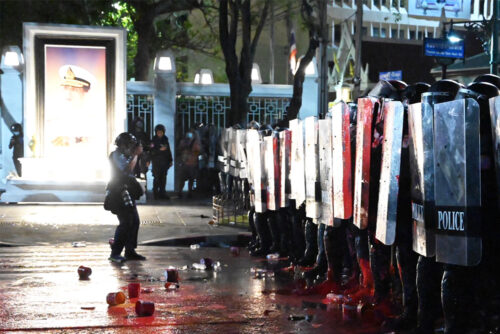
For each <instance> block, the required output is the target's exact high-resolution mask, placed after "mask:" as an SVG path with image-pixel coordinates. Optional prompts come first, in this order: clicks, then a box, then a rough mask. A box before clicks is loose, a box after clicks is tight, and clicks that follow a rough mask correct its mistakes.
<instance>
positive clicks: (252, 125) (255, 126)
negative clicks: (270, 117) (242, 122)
mask: <svg viewBox="0 0 500 334" xmlns="http://www.w3.org/2000/svg"><path fill="white" fill-rule="evenodd" d="M247 128H248V129H254V130H259V128H260V124H259V122H257V121H256V120H253V121H251V122H250V123H248V125H247Z"/></svg>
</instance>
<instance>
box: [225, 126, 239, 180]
mask: <svg viewBox="0 0 500 334" xmlns="http://www.w3.org/2000/svg"><path fill="white" fill-rule="evenodd" d="M227 132H228V135H227V136H228V147H229V174H230V175H231V176H234V177H239V168H238V146H239V145H238V138H237V130H236V129H233V128H229V129H227Z"/></svg>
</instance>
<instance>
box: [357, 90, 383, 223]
mask: <svg viewBox="0 0 500 334" xmlns="http://www.w3.org/2000/svg"><path fill="white" fill-rule="evenodd" d="M378 106H379V103H378V100H377V99H375V98H373V97H365V98H361V99H358V115H357V117H358V120H357V126H356V160H355V170H354V173H355V174H354V206H353V224H354V225H356V226H357V227H358V228H360V229H365V228H367V227H368V209H369V199H370V157H371V147H372V123H373V115H374V113H376V111H377V110H376V108H378Z"/></svg>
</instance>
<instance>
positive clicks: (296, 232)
mask: <svg viewBox="0 0 500 334" xmlns="http://www.w3.org/2000/svg"><path fill="white" fill-rule="evenodd" d="M290 207H291V209H290V217H291V224H292V244H293V247H291V248H290V252H289V253H290V254H289V255H290V257H291V260H292V262H293V263H297V262H298V261H299V259H300V258H301V257H302V255H304V250H305V245H306V241H305V240H304V230H303V228H302V220H303V210H297V209H295V201H293V200H292V201H291V203H290Z"/></svg>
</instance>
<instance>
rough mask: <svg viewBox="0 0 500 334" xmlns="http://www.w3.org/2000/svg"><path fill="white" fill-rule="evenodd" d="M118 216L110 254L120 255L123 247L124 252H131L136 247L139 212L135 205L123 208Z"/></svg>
mask: <svg viewBox="0 0 500 334" xmlns="http://www.w3.org/2000/svg"><path fill="white" fill-rule="evenodd" d="M117 216H118V221H119V225H118V227H117V228H116V231H115V241H114V243H113V246H112V247H111V255H120V254H121V252H122V250H123V248H124V247H125V254H127V253H130V252H133V251H134V249H135V248H136V247H137V235H138V234H139V225H140V220H139V213H138V212H137V207H136V206H135V205H134V206H133V207H130V208H126V209H123V211H121V212H120V213H119V214H117Z"/></svg>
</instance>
